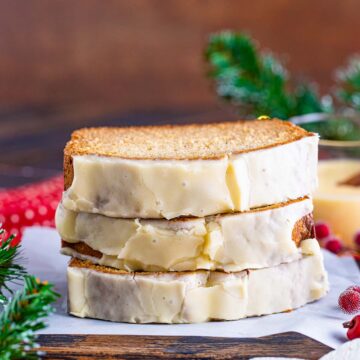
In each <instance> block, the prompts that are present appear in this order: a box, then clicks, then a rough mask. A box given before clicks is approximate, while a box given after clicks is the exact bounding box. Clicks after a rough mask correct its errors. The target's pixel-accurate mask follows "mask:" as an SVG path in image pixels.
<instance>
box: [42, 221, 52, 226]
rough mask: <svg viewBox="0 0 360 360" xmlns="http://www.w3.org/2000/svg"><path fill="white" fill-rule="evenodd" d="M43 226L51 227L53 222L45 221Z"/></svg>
mask: <svg viewBox="0 0 360 360" xmlns="http://www.w3.org/2000/svg"><path fill="white" fill-rule="evenodd" d="M42 224H43V226H51V222H50V221H49V220H44V221H43V223H42Z"/></svg>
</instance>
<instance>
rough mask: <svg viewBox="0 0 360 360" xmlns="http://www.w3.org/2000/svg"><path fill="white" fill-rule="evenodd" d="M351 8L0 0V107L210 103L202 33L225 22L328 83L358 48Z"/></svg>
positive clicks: (350, 0)
mask: <svg viewBox="0 0 360 360" xmlns="http://www.w3.org/2000/svg"><path fill="white" fill-rule="evenodd" d="M359 11H360V2H359V1H357V0H342V1H332V2H331V4H330V2H328V1H325V0H320V1H312V2H309V1H284V0H273V1H262V2H258V1H244V0H223V1H217V0H188V1H182V0H168V1H164V0H133V1H117V0H108V1H103V0H77V1H69V0H68V1H62V0H53V1H43V0H27V1H21V0H12V1H2V2H1V11H0V47H1V50H2V56H1V57H0V78H1V82H0V104H3V105H9V104H13V105H16V104H24V103H32V104H59V103H74V102H78V103H79V102H83V103H84V102H86V103H87V104H89V105H90V104H93V103H97V104H104V111H108V110H109V109H112V110H115V109H117V110H122V111H129V110H133V109H146V108H151V109H155V108H164V106H168V107H172V108H189V107H191V106H211V105H214V104H215V103H216V101H217V99H216V96H215V94H214V92H213V91H212V89H211V86H210V82H209V81H207V80H206V78H205V72H206V69H205V66H204V60H203V57H202V51H203V48H204V46H205V42H206V39H207V36H208V34H209V33H210V32H212V31H217V30H220V29H229V28H230V29H231V28H233V29H240V30H245V31H247V32H249V33H251V34H252V35H253V36H254V37H255V38H256V39H258V40H259V42H260V43H261V44H262V46H263V48H265V49H271V50H273V51H274V52H276V53H280V54H284V55H285V60H288V61H287V65H288V66H289V67H290V68H291V70H294V71H296V72H297V73H298V74H300V75H302V74H305V75H308V76H309V77H310V78H313V79H314V80H318V81H319V82H320V83H321V85H325V86H326V87H328V86H330V85H332V84H333V70H334V68H335V67H337V66H339V65H341V64H343V63H344V61H345V59H346V58H347V57H348V56H349V55H350V54H351V53H356V52H358V49H359V47H360V46H359V44H360V38H359V37H358V36H355V35H356V34H357V31H358V14H359ZM300 24H301V26H300ZM287 55H288V56H287Z"/></svg>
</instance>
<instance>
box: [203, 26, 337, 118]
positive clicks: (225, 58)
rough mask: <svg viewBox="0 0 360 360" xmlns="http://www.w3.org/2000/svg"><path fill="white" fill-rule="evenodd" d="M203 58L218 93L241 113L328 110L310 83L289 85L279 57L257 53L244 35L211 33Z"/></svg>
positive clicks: (286, 115)
mask: <svg viewBox="0 0 360 360" xmlns="http://www.w3.org/2000/svg"><path fill="white" fill-rule="evenodd" d="M205 58H206V60H207V62H208V64H209V66H210V71H209V76H210V77H211V78H213V79H214V80H215V85H216V90H217V93H218V95H219V96H220V97H221V98H223V99H224V100H227V101H230V102H231V103H233V104H234V105H235V106H236V107H237V109H238V111H239V112H240V113H241V114H243V115H250V116H252V117H254V116H259V115H263V114H266V115H269V116H271V117H278V118H281V119H288V118H290V117H292V116H295V115H301V114H307V113H311V112H324V111H328V110H329V109H330V107H327V106H326V105H325V104H324V103H323V102H322V100H321V99H320V97H319V95H318V93H317V92H316V89H315V87H314V85H312V84H309V83H306V82H303V83H299V84H295V85H293V86H292V84H291V83H290V81H289V77H288V72H287V70H286V69H285V67H284V66H283V64H282V63H281V62H280V61H279V59H277V58H276V57H275V56H274V55H272V54H269V53H268V54H266V53H260V52H259V51H258V49H257V47H256V44H255V42H254V41H253V40H252V39H251V38H250V37H249V36H247V35H244V34H242V33H237V32H231V31H223V32H220V33H217V34H213V35H212V36H210V39H209V42H208V45H207V48H206V50H205Z"/></svg>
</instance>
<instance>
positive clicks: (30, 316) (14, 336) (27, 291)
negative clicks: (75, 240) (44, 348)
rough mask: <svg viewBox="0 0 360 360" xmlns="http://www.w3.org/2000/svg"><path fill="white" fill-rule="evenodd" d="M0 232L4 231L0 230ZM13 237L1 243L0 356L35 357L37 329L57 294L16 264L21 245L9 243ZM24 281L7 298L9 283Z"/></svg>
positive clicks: (36, 354)
mask: <svg viewBox="0 0 360 360" xmlns="http://www.w3.org/2000/svg"><path fill="white" fill-rule="evenodd" d="M0 235H2V236H3V235H4V231H3V230H0ZM13 238H14V237H13V236H10V237H9V238H7V239H6V238H5V239H3V240H2V242H1V246H0V294H1V300H2V303H3V305H2V309H1V313H0V359H2V360H10V359H38V358H39V356H40V353H39V352H38V351H37V348H38V347H39V346H38V344H37V343H36V331H38V330H40V329H43V328H44V327H45V326H46V324H45V322H44V319H45V318H46V317H47V316H48V315H49V314H50V313H51V312H52V311H53V307H52V306H51V304H52V303H53V302H54V301H55V300H56V299H57V298H58V297H59V295H58V294H57V293H55V292H54V290H53V285H52V284H48V283H47V282H41V281H40V280H38V279H36V278H35V277H33V276H30V275H27V273H26V271H25V269H24V268H23V267H22V266H21V265H20V264H18V263H17V261H19V257H18V254H19V249H20V247H19V246H18V245H17V246H12V245H11V242H12V240H13ZM20 280H23V281H24V283H25V285H24V288H23V289H22V290H18V291H17V292H15V294H13V296H12V297H11V298H10V299H8V298H7V297H6V296H5V292H4V290H5V291H7V292H8V293H9V294H10V295H11V294H12V292H11V288H10V287H9V284H10V283H11V282H14V281H15V282H16V281H18V282H19V281H20Z"/></svg>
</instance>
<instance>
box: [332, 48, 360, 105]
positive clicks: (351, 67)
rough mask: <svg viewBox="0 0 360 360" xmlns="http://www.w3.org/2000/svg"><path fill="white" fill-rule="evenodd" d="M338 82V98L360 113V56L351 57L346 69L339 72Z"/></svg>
mask: <svg viewBox="0 0 360 360" xmlns="http://www.w3.org/2000/svg"><path fill="white" fill-rule="evenodd" d="M336 82H337V89H336V95H337V98H338V99H339V100H340V101H341V102H343V103H344V104H345V105H347V106H350V107H352V108H354V109H355V110H358V111H360V55H356V56H353V57H351V58H350V59H349V61H348V64H347V65H346V67H345V68H342V69H339V70H338V71H337V73H336Z"/></svg>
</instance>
